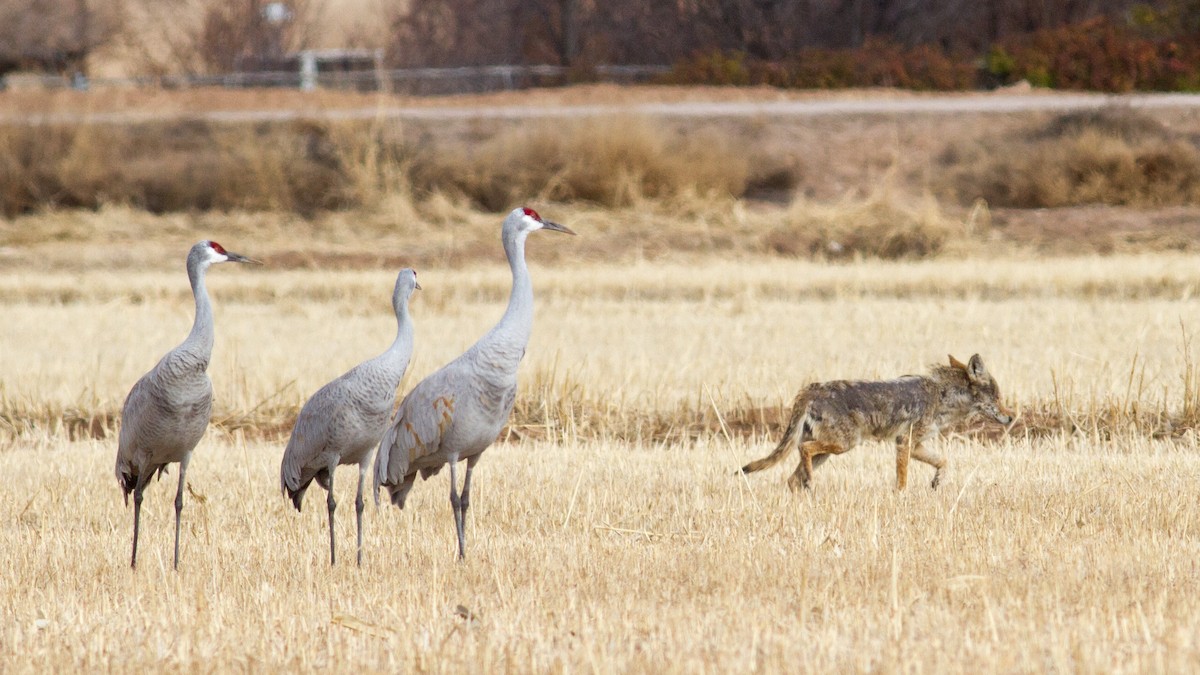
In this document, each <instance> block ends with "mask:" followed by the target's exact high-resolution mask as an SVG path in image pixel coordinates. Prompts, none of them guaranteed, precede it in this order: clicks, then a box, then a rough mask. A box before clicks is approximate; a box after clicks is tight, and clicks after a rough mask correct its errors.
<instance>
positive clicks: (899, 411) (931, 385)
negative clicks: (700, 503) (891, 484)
mask: <svg viewBox="0 0 1200 675" xmlns="http://www.w3.org/2000/svg"><path fill="white" fill-rule="evenodd" d="M977 414H982V415H986V416H988V417H991V418H992V419H994V420H996V421H997V422H999V423H1001V424H1008V423H1010V422H1011V421H1012V414H1011V413H1009V411H1008V410H1006V409H1005V408H1004V406H1003V405H1002V404H1001V403H1000V389H999V387H997V386H996V380H994V379H993V378H992V376H991V375H990V374H988V372H987V369H986V368H984V366H983V359H980V358H979V355H978V354H976V355H974V356H972V357H971V360H970V362H968V363H967V364H963V363H962V362H960V361H959V360H958V359H955V358H954V357H953V356H951V357H950V365H949V366H942V365H935V366H933V367H932V368H931V369H930V374H929V375H905V376H904V377H899V378H896V379H894V380H884V381H864V380H834V381H832V382H816V383H814V384H810V385H808V386H807V387H805V388H804V389H803V390H801V392H800V393H799V394H797V395H796V400H795V402H794V403H793V404H792V417H791V420H790V421H789V422H788V426H787V430H786V431H784V432H783V439H782V440H780V441H779V445H777V446H776V447H775V451H774V452H772V453H771V454H769V455H767V456H766V457H763V458H762V459H759V460H755V461H753V462H750V463H749V464H747V465H746V466H744V467H742V473H750V472H752V471H758V470H760V469H766V468H768V467H771V466H774V465H776V464H778V463H779V462H780V461H782V460H783V458H784V457H786V456H787V454H788V453H789V452H791V450H792V448H795V447H797V446H799V448H800V466H798V467H797V468H796V472H795V473H794V474H792V477H791V478H789V479H788V487H790V488H792V489H793V490H797V489H799V488H802V487H804V488H807V487H808V486H809V483H810V482H811V481H812V475H813V467H815V466H819V465H820V464H821V463H822V462H824V461H825V460H826V459H828V458H829V456H830V455H840V454H842V453H843V452H846V451H848V450H849V449H850V448H853V447H854V446H855V445H856V444H857V443H858V442H859V441H861V440H862V439H863V438H864V437H865V438H875V439H879V440H893V439H894V440H895V442H896V488H897V489H900V490H903V489H904V486H905V484H906V483H907V482H908V459H909V457H910V456H911V457H912V458H913V459H916V460H918V461H921V462H924V463H926V464H929V465H931V466H933V467H934V469H935V470H936V471H935V472H934V474H933V483H932V487H935V488H936V487H937V486H938V482H939V481H940V480H941V478H942V468H943V467H944V466H945V465H946V460H945V458H943V457H942V456H941V455H939V454H937V453H935V452H932V451H930V450H929V449H927V448H925V447H924V446H923V442H924V441H926V440H927V439H929V438H932V437H933V436H935V435H937V433H938V430H939V429H940V428H941V427H943V426H946V425H948V424H951V423H954V422H958V421H961V420H965V419H967V418H969V417H971V416H973V415H977Z"/></svg>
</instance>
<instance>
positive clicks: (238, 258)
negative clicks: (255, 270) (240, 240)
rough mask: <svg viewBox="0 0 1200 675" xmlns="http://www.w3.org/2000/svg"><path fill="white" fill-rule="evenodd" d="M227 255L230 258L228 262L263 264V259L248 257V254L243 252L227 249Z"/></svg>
mask: <svg viewBox="0 0 1200 675" xmlns="http://www.w3.org/2000/svg"><path fill="white" fill-rule="evenodd" d="M225 257H226V258H228V259H229V260H228V262H240V263H246V264H247V265H261V264H262V261H261V260H255V259H254V258H247V257H246V256H244V255H242V254H241V253H234V252H233V251H225Z"/></svg>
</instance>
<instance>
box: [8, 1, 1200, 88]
mask: <svg viewBox="0 0 1200 675" xmlns="http://www.w3.org/2000/svg"><path fill="white" fill-rule="evenodd" d="M334 2H335V0H0V75H3V74H4V73H5V72H7V71H9V70H14V69H33V70H44V71H51V72H60V73H68V74H69V73H70V71H72V70H83V71H84V72H86V68H87V62H88V57H89V55H90V54H92V53H93V52H94V51H96V50H98V49H103V48H106V47H109V46H112V45H114V44H120V45H123V46H124V47H126V51H130V50H133V51H137V50H141V52H142V53H144V54H145V55H146V56H145V58H144V59H142V61H141V65H140V70H141V71H142V72H139V73H135V74H151V75H159V74H170V73H184V74H193V73H224V72H231V71H245V70H261V69H269V68H270V66H271V64H272V63H279V62H280V61H279V57H280V56H281V55H283V54H286V53H287V52H289V51H293V50H296V49H301V48H305V47H307V46H310V45H311V44H312V43H313V41H314V38H315V36H316V35H317V34H319V32H320V31H319V30H318V28H319V26H320V25H321V21H322V18H323V17H324V16H325V15H326V13H327V12H328V11H333V10H334V9H335V8H336V5H335V4H334ZM377 7H378V10H377V11H378V13H379V15H378V16H376V17H366V19H368V20H369V21H368V23H370V25H372V26H373V27H375V30H374V32H373V34H371V35H369V36H364V37H362V38H361V39H358V40H357V42H358V44H347V45H343V46H356V47H375V48H378V47H382V48H383V49H384V50H385V52H386V55H387V56H386V63H387V65H388V66H390V67H400V68H402V67H447V66H482V65H498V64H504V65H532V64H553V65H560V66H565V67H567V68H569V69H570V71H571V72H572V74H573V75H572V77H573V78H575V79H579V80H582V79H587V78H588V77H589V74H590V73H591V72H593V71H592V68H593V67H594V66H597V65H601V64H609V65H669V66H673V73H672V75H671V77H670V80H671V81H674V82H680V83H712V84H769V85H774V86H782V87H851V86H898V87H911V88H918V89H959V88H964V87H972V86H980V85H992V84H1004V83H1007V82H1011V81H1015V80H1017V79H1027V80H1030V81H1031V82H1033V83H1034V84H1038V85H1044V86H1052V87H1066V88H1092V89H1103V90H1112V91H1121V90H1128V89H1197V88H1200V0H1141V1H1136V0H667V1H652V2H647V1H646V0H392V1H391V2H386V1H384V0H381V2H380V3H379V5H377Z"/></svg>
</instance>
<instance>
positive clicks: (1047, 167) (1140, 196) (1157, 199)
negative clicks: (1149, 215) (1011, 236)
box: [941, 108, 1200, 208]
mask: <svg viewBox="0 0 1200 675" xmlns="http://www.w3.org/2000/svg"><path fill="white" fill-rule="evenodd" d="M941 160H942V164H943V166H944V169H945V171H946V172H947V173H948V174H949V175H951V176H952V177H953V178H952V181H953V183H954V186H955V187H954V190H955V193H956V195H957V197H958V199H959V200H969V199H972V198H974V197H982V198H983V199H986V200H987V201H988V202H989V203H991V204H993V205H996V206H1008V207H1016V208H1047V207H1059V206H1074V205H1081V204H1109V205H1128V206H1150V207H1153V206H1164V205H1178V204H1192V203H1196V202H1197V201H1200V150H1197V146H1196V142H1195V139H1194V138H1193V137H1192V136H1190V135H1188V134H1184V133H1181V132H1177V131H1173V130H1172V129H1170V128H1168V127H1167V126H1165V125H1164V124H1162V123H1161V122H1160V121H1158V120H1156V119H1154V118H1153V117H1150V116H1149V115H1147V114H1144V113H1139V112H1135V111H1132V110H1128V109H1121V108H1108V109H1101V110H1097V111H1088V112H1081V113H1067V114H1064V115H1061V116H1058V117H1055V118H1053V119H1051V120H1050V121H1049V122H1047V123H1045V124H1043V125H1039V126H1033V127H1031V128H1030V129H1028V130H1027V131H1026V132H1025V133H1023V134H1020V135H1018V136H1016V137H1012V136H994V137H992V138H989V139H984V140H981V141H976V142H972V141H967V142H965V143H960V144H957V145H954V146H952V147H951V148H949V149H948V150H947V151H946V152H945V153H943V155H942V157H941Z"/></svg>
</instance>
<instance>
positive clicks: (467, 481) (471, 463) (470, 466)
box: [459, 455, 479, 529]
mask: <svg viewBox="0 0 1200 675" xmlns="http://www.w3.org/2000/svg"><path fill="white" fill-rule="evenodd" d="M478 461H479V455H472V456H471V457H468V458H467V474H466V475H465V476H463V489H462V498H461V499H460V500H459V501H461V502H462V514H463V526H464V529H465V526H466V522H467V508H468V507H469V506H470V505H471V472H472V471H474V470H475V462H478Z"/></svg>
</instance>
